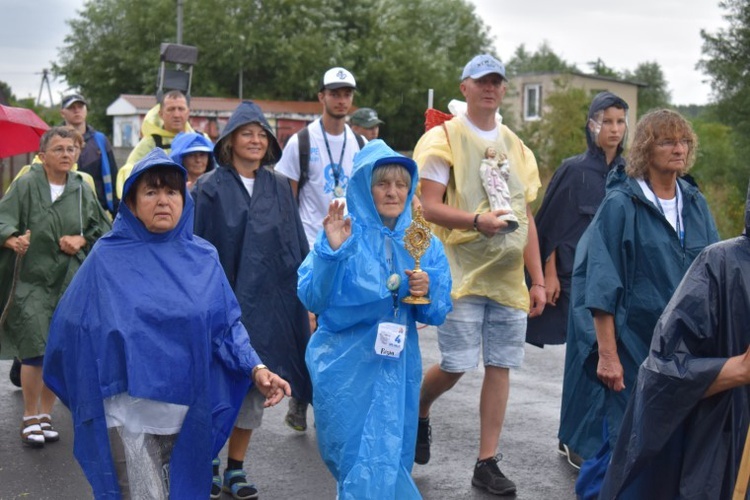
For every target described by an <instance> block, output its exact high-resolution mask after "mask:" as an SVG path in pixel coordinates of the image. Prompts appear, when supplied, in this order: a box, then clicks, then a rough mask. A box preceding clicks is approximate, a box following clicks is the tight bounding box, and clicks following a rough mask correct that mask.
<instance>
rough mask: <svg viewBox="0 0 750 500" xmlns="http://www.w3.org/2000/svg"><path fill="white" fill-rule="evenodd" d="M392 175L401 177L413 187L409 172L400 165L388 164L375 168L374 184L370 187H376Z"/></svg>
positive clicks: (373, 173) (373, 172)
mask: <svg viewBox="0 0 750 500" xmlns="http://www.w3.org/2000/svg"><path fill="white" fill-rule="evenodd" d="M390 175H396V176H398V177H401V179H402V180H403V181H405V182H406V184H407V185H409V186H411V174H410V173H409V170H407V168H406V167H405V166H403V165H399V164H398V163H386V164H384V165H378V166H377V167H375V170H373V171H372V182H371V183H370V186H374V185H375V184H377V183H378V182H380V181H382V180H383V179H385V178H386V177H388V176H390Z"/></svg>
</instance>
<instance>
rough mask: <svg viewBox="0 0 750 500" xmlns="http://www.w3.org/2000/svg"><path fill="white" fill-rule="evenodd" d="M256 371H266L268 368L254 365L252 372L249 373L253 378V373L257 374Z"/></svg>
mask: <svg viewBox="0 0 750 500" xmlns="http://www.w3.org/2000/svg"><path fill="white" fill-rule="evenodd" d="M258 370H268V367H267V366H266V365H263V364H260V365H255V366H254V367H253V372H252V373H251V376H252V377H253V378H254V377H255V372H257V371H258Z"/></svg>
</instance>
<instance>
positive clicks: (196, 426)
mask: <svg viewBox="0 0 750 500" xmlns="http://www.w3.org/2000/svg"><path fill="white" fill-rule="evenodd" d="M185 177H186V173H185V169H184V168H182V167H181V166H180V165H177V164H176V163H174V162H173V161H172V160H170V159H169V157H168V156H167V155H166V154H165V153H164V151H162V150H161V149H158V148H156V149H154V150H153V151H151V152H150V153H149V154H148V155H146V156H145V157H144V158H143V160H141V161H140V162H139V163H137V164H136V166H135V168H134V169H133V172H132V174H131V176H130V177H129V178H128V180H127V181H126V183H125V188H124V196H123V200H122V203H121V204H120V210H119V213H118V215H117V218H116V219H115V223H114V226H113V229H112V231H111V232H110V233H108V234H107V235H105V236H104V237H103V238H101V239H100V240H99V242H98V244H97V245H96V246H95V247H94V249H93V250H92V251H91V254H90V255H89V257H88V258H87V259H86V261H85V262H84V265H83V266H82V267H81V269H80V270H79V271H78V273H77V274H76V276H75V278H74V279H73V282H72V283H71V284H70V286H69V287H68V290H67V292H66V293H65V295H64V296H63V298H62V300H61V301H60V304H59V307H58V308H57V310H56V312H55V315H54V317H53V318H52V324H51V326H50V333H49V341H48V344H47V350H46V354H45V363H44V381H45V383H46V384H47V385H48V386H49V388H50V389H51V390H52V391H53V392H54V393H55V394H57V396H58V397H59V398H60V400H62V402H63V403H64V404H65V405H66V406H67V407H68V408H70V410H71V413H72V415H73V424H74V428H75V445H74V451H75V455H76V458H77V459H78V462H79V463H80V464H81V467H82V468H83V470H84V472H85V474H86V477H87V478H88V480H89V482H90V483H91V485H92V487H93V490H94V495H95V496H96V498H112V499H117V498H139V499H143V498H149V499H151V498H153V499H165V498H167V497H170V498H207V497H208V496H209V493H210V485H211V459H212V458H213V457H214V456H215V455H216V453H217V452H218V451H219V450H220V449H221V447H222V445H223V444H224V442H225V441H226V438H227V436H228V435H229V432H230V430H231V428H232V423H233V422H234V419H235V417H236V416H237V412H238V410H239V406H240V403H241V401H242V398H243V396H244V394H245V392H247V388H248V385H249V384H250V379H251V378H252V380H253V382H254V383H255V384H257V386H258V388H259V389H260V391H261V392H262V393H263V394H264V395H265V396H266V398H267V399H266V404H267V405H271V404H275V403H277V402H278V401H279V400H280V399H281V398H282V397H283V394H284V393H286V394H287V395H289V393H290V390H289V385H288V384H287V383H286V382H285V381H284V380H282V379H281V378H279V377H278V376H277V375H275V374H273V373H271V372H270V371H269V370H268V369H267V368H266V367H265V366H264V365H262V364H261V360H260V359H259V358H258V355H257V354H256V353H255V351H254V350H253V348H252V346H251V345H250V342H249V339H248V335H247V331H246V330H245V327H244V326H243V325H242V323H241V322H240V308H239V305H238V304H237V299H236V298H235V296H234V294H233V293H232V290H231V288H230V286H229V283H228V282H227V279H226V276H225V274H224V271H223V270H222V268H221V264H220V263H219V259H218V256H217V254H216V249H215V248H214V247H213V246H211V245H210V244H208V243H207V242H206V241H204V240H202V239H201V238H199V237H196V236H193V206H192V200H191V198H190V196H188V195H187V194H186V193H185Z"/></svg>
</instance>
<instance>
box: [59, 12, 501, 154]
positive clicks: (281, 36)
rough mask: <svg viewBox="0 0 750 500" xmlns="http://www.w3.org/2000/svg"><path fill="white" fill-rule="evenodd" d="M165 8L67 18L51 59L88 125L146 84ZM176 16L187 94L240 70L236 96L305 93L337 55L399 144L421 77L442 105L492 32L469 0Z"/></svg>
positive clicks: (230, 91)
mask: <svg viewBox="0 0 750 500" xmlns="http://www.w3.org/2000/svg"><path fill="white" fill-rule="evenodd" d="M172 19H174V1H173V0H152V1H149V2H146V1H145V0H100V1H97V2H87V3H85V4H84V7H83V9H82V11H81V12H80V13H79V17H78V18H76V19H74V20H73V21H70V22H69V24H70V27H71V29H72V32H71V34H70V35H68V37H66V39H65V45H64V46H63V48H62V49H61V51H60V55H61V58H60V60H61V62H60V64H59V65H57V66H55V68H54V69H55V72H56V73H58V74H62V75H64V76H65V79H66V80H67V81H68V82H69V83H70V84H71V85H72V86H77V87H78V88H80V90H81V91H82V92H83V93H84V94H85V95H86V96H87V98H89V99H90V100H91V108H92V112H93V113H94V114H95V115H96V118H98V121H96V124H97V125H99V126H100V127H101V126H102V125H105V122H104V119H103V117H104V110H105V109H106V106H108V105H109V104H110V103H111V102H112V101H113V100H114V99H115V98H117V96H119V95H120V94H123V93H146V94H151V93H154V92H155V89H156V72H157V68H158V63H159V44H160V43H161V42H174V40H175V38H176V35H175V32H176V23H173V22H169V21H171V20H172ZM183 26H184V29H183V43H185V44H187V45H194V46H196V47H198V50H199V56H198V63H197V65H196V66H195V68H194V77H193V89H192V93H193V95H201V96H217V97H234V96H238V93H239V75H240V74H242V79H243V81H244V87H243V97H244V98H254V99H282V100H316V99H317V90H318V82H319V80H320V77H321V76H322V74H323V73H324V72H325V70H326V69H327V68H329V67H331V66H335V65H340V66H344V67H346V68H347V69H349V70H351V71H352V73H353V74H354V75H355V77H356V79H357V83H358V89H357V96H356V97H355V104H356V105H358V106H371V107H374V108H376V109H377V110H378V114H379V115H380V116H381V117H382V118H383V120H384V121H385V122H386V125H385V126H384V127H382V128H381V130H382V132H383V136H384V138H385V139H386V140H387V141H389V142H390V143H391V144H392V145H393V146H394V147H396V148H400V149H411V147H412V146H413V145H414V143H415V142H416V140H417V139H418V137H419V135H420V134H421V133H422V131H423V130H424V127H423V113H424V110H425V107H426V100H427V89H428V88H433V89H435V96H436V103H435V106H436V107H440V108H443V109H445V107H446V105H447V103H448V101H449V100H450V99H451V98H454V97H457V96H460V94H459V92H458V85H457V80H458V78H457V75H460V72H461V69H462V67H463V65H464V64H465V63H466V61H468V60H469V59H470V58H471V57H472V56H474V55H476V54H478V53H482V52H489V50H490V42H491V40H490V36H489V30H488V28H487V27H486V26H485V25H484V24H483V22H482V21H481V20H480V19H479V18H478V17H477V15H476V13H475V11H474V6H473V5H471V4H470V3H469V2H468V0H401V1H399V0H361V1H359V2H349V1H345V0H306V1H304V2H299V1H297V0H193V1H191V2H185V7H184V12H183Z"/></svg>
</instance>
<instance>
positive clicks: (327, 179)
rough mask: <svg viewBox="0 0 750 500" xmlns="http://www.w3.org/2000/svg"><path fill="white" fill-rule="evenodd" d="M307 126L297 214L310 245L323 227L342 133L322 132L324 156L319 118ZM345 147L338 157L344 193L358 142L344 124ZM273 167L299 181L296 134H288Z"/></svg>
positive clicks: (331, 194)
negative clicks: (305, 159)
mask: <svg viewBox="0 0 750 500" xmlns="http://www.w3.org/2000/svg"><path fill="white" fill-rule="evenodd" d="M307 128H308V129H309V130H310V167H309V171H308V176H309V178H308V181H307V182H306V183H305V185H304V186H302V191H301V192H300V193H299V215H300V218H301V219H302V225H303V226H304V228H305V235H306V236H307V241H308V243H309V244H310V247H312V246H313V245H314V244H315V238H316V236H317V235H318V231H320V230H321V229H322V228H323V218H324V217H325V216H326V214H328V205H329V204H330V203H331V201H332V200H333V199H334V197H335V196H334V191H333V188H334V184H335V182H334V169H333V165H332V163H333V164H336V165H338V161H339V158H341V148H342V146H343V145H344V134H341V135H331V134H326V137H327V138H328V145H329V146H330V148H331V157H329V156H328V150H327V149H326V144H325V141H324V140H323V133H322V128H321V126H320V119H318V120H315V121H314V122H312V123H311V124H310V125H308V126H307ZM345 134H346V149H345V150H344V155H343V158H342V160H341V163H342V164H343V165H342V166H343V172H342V175H341V177H340V178H339V186H340V187H341V188H342V190H343V195H342V196H345V194H346V188H347V186H348V185H349V177H350V176H351V175H352V167H353V166H354V155H355V154H356V153H357V152H359V144H358V143H357V138H356V137H355V135H354V132H352V129H351V128H349V126H348V125H347V126H346V128H345ZM275 170H276V171H277V172H279V173H280V174H283V175H284V176H286V177H288V178H290V179H291V180H293V181H299V177H300V168H299V141H298V139H297V135H296V134H295V135H293V136H292V137H290V138H289V141H288V142H287V144H286V147H285V148H284V154H283V155H282V156H281V160H280V161H279V162H278V163H277V164H276V167H275Z"/></svg>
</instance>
